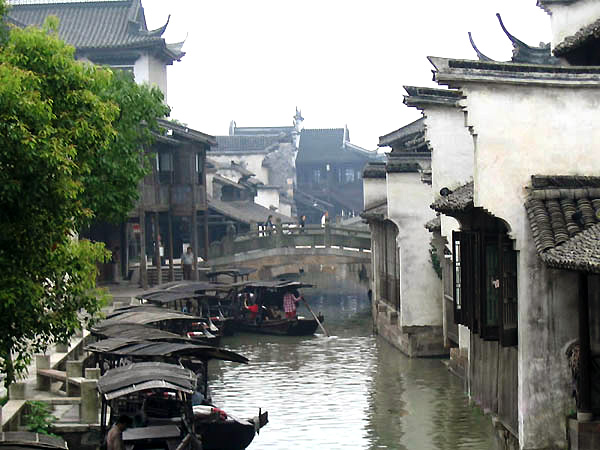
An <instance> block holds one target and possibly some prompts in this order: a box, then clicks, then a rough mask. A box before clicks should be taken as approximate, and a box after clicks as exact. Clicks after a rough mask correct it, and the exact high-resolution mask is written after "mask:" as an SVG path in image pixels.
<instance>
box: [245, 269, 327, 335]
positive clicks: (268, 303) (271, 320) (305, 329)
mask: <svg viewBox="0 0 600 450" xmlns="http://www.w3.org/2000/svg"><path fill="white" fill-rule="evenodd" d="M236 287H237V288H238V289H237V291H236V294H235V295H237V296H238V297H240V298H243V297H244V296H247V295H248V294H251V295H252V296H253V297H254V300H253V301H254V303H255V304H257V305H258V306H259V312H258V313H257V314H252V313H248V312H247V311H245V310H244V307H243V302H242V301H241V300H239V301H238V304H239V305H240V311H239V313H238V318H237V321H236V324H237V327H238V329H239V330H241V331H246V332H251V333H259V334H274V335H280V336H310V335H312V334H314V333H315V331H316V330H317V327H318V326H319V321H320V322H321V323H323V321H324V320H325V318H324V317H323V315H321V314H319V315H318V316H316V317H313V318H304V317H301V316H297V317H295V318H290V319H288V318H283V317H282V315H283V296H284V294H285V293H286V292H288V291H297V290H298V289H300V288H303V287H312V285H310V284H305V283H300V282H298V281H290V280H279V281H251V282H244V283H238V284H237V285H236ZM274 311H275V312H274ZM311 312H312V311H311ZM317 318H318V321H317Z"/></svg>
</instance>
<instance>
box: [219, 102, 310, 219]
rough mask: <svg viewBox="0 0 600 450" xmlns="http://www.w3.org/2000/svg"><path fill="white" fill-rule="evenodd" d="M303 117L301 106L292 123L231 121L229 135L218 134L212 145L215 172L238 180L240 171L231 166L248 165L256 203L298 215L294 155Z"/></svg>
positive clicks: (247, 168) (289, 214)
mask: <svg viewBox="0 0 600 450" xmlns="http://www.w3.org/2000/svg"><path fill="white" fill-rule="evenodd" d="M302 121H303V118H302V115H301V113H300V111H298V109H296V114H295V116H294V118H293V125H292V126H280V127H238V126H237V125H236V123H235V122H234V121H232V122H231V124H230V127H229V135H228V136H217V144H216V145H215V146H213V147H212V148H211V160H212V161H214V162H215V163H216V164H215V167H214V168H215V169H216V172H217V173H218V174H220V175H222V176H224V177H225V178H229V179H230V180H232V181H234V182H236V183H237V182H238V181H239V180H240V178H242V175H241V173H239V174H236V173H235V170H233V171H231V170H229V168H232V167H234V166H236V167H237V170H238V172H239V169H240V168H243V169H245V170H246V171H248V173H250V174H251V178H250V179H249V180H248V181H250V182H251V183H253V184H254V187H255V190H256V192H255V197H256V198H255V202H256V203H257V204H259V205H261V206H263V207H265V208H268V209H272V210H274V211H277V212H278V213H280V214H282V215H284V216H288V217H295V216H296V205H295V202H294V183H295V180H296V170H295V159H296V153H297V142H298V136H299V134H300V130H301V127H302ZM265 219H266V218H265Z"/></svg>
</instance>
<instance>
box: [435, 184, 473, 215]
mask: <svg viewBox="0 0 600 450" xmlns="http://www.w3.org/2000/svg"><path fill="white" fill-rule="evenodd" d="M472 207H473V182H472V181H471V182H469V183H467V184H463V185H462V186H459V187H458V188H456V189H455V190H454V191H452V192H451V193H450V194H448V195H446V196H445V197H440V198H438V199H437V200H436V201H435V202H433V204H432V205H431V208H432V209H434V210H435V211H437V212H440V213H442V214H447V215H450V216H451V215H453V214H455V213H460V212H465V211H467V210H469V209H471V208H472Z"/></svg>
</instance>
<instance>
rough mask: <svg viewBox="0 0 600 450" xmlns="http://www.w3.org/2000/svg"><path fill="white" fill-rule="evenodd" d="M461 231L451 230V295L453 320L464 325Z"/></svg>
mask: <svg viewBox="0 0 600 450" xmlns="http://www.w3.org/2000/svg"><path fill="white" fill-rule="evenodd" d="M461 238H462V233H461V232H460V231H453V232H452V263H453V268H454V270H453V274H452V276H453V283H452V284H453V289H452V297H453V299H454V322H455V323H458V324H461V325H464V322H463V311H462V306H463V304H462V294H463V290H462V278H463V277H462V269H463V267H462V257H461V256H462V251H461V250H462V247H461Z"/></svg>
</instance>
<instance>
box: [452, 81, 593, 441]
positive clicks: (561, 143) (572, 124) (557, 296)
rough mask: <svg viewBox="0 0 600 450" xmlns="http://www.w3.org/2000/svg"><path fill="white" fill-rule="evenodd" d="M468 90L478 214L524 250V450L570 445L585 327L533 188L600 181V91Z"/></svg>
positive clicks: (526, 87)
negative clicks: (545, 244) (547, 180)
mask: <svg viewBox="0 0 600 450" xmlns="http://www.w3.org/2000/svg"><path fill="white" fill-rule="evenodd" d="M462 90H463V92H464V93H465V94H466V96H467V99H466V106H467V111H468V116H467V125H468V126H470V127H473V133H474V134H476V139H475V176H474V182H475V198H474V203H475V206H480V207H483V208H485V209H486V210H488V211H489V212H490V213H491V214H493V215H495V216H496V217H499V218H501V219H503V220H505V221H506V222H507V224H508V225H509V226H510V228H511V237H513V238H515V239H516V249H517V250H519V260H518V268H519V279H518V286H519V291H518V296H519V347H518V351H519V387H518V388H519V440H520V444H521V446H522V448H546V447H548V448H550V447H552V446H555V445H558V444H560V445H564V444H565V423H564V418H565V416H566V414H567V413H568V412H569V409H571V408H572V407H573V403H572V400H571V397H570V394H571V392H570V389H569V387H568V386H569V381H570V380H569V374H568V370H567V366H566V359H565V356H564V347H565V345H566V344H567V343H568V342H569V341H570V340H571V339H573V338H576V337H577V321H576V320H565V318H568V317H571V318H572V317H576V316H577V314H576V311H577V301H576V295H577V285H576V276H575V275H574V274H570V273H567V272H564V271H555V270H549V269H547V268H545V266H543V265H542V264H541V262H540V260H539V257H538V256H537V254H536V250H535V246H534V243H533V238H532V236H531V231H530V228H529V223H528V221H527V218H526V214H525V209H524V203H525V196H526V191H525V186H527V185H529V184H530V182H531V175H533V174H541V175H543V174H560V175H597V174H598V173H600V158H598V157H597V148H598V147H597V146H598V142H600V127H598V126H597V122H598V118H599V117H600V114H599V112H598V111H600V88H598V89H594V88H576V87H575V88H567V87H564V88H552V87H543V88H542V87H536V86H531V85H520V86H517V85H510V86H505V85H498V84H495V85H493V86H490V85H471V84H468V85H466V86H463V87H462ZM499 111H501V114H499V113H498V112H499ZM552 448H553V447H552Z"/></svg>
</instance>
